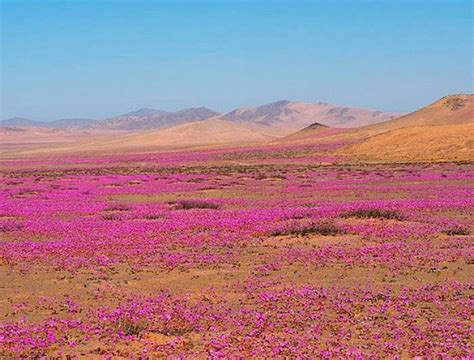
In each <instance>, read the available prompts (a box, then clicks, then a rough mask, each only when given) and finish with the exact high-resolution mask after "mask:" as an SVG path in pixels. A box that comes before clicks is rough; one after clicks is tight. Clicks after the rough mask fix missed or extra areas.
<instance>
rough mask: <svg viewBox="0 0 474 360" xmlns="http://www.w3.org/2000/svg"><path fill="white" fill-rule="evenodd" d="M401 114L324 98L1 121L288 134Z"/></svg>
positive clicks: (60, 126) (8, 123)
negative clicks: (192, 126)
mask: <svg viewBox="0 0 474 360" xmlns="http://www.w3.org/2000/svg"><path fill="white" fill-rule="evenodd" d="M398 115H400V114H394V113H385V112H381V111H376V110H368V109H359V108H354V107H347V106H337V105H331V104H326V103H322V102H318V103H305V102H295V101H289V100H281V101H277V102H274V103H270V104H265V105H261V106H257V107H249V108H239V109H235V110H233V111H230V112H228V113H225V114H219V113H218V112H216V111H214V110H211V109H209V108H206V107H197V108H189V109H184V110H180V111H175V112H168V111H163V110H155V109H148V108H144V109H139V110H137V111H133V112H129V113H126V114H123V115H119V116H116V117H111V118H107V119H104V120H100V121H97V120H91V119H82V118H77V119H76V118H73V119H61V120H56V121H51V122H46V121H34V120H30V119H25V118H11V119H7V120H3V121H1V122H0V126H3V127H5V126H13V127H42V128H58V129H68V130H79V129H80V130H117V131H132V132H137V131H146V130H159V129H164V128H169V127H173V126H176V125H181V124H186V123H191V122H195V121H202V120H207V119H219V120H225V121H229V122H233V123H236V124H239V125H242V126H244V127H246V128H248V129H250V130H252V131H256V132H259V133H262V134H265V135H269V136H284V135H288V134H290V133H292V132H295V131H297V130H300V129H303V128H305V127H307V126H309V125H311V124H313V123H315V122H318V123H321V124H323V125H327V126H331V127H343V128H348V127H359V126H365V125H371V124H376V123H379V122H383V121H387V120H390V119H392V118H395V117H397V116H398Z"/></svg>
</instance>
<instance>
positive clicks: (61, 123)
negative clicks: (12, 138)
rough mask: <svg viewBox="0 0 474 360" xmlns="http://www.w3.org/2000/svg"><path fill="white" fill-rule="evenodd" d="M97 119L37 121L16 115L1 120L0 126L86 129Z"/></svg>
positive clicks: (95, 122)
mask: <svg viewBox="0 0 474 360" xmlns="http://www.w3.org/2000/svg"><path fill="white" fill-rule="evenodd" d="M97 123H98V121H97V120H92V119H81V118H77V119H76V118H74V119H59V120H55V121H35V120H30V119H25V118H20V117H14V118H11V119H6V120H2V121H0V126H14V127H26V126H28V127H30V126H31V127H41V128H52V129H54V128H56V129H86V128H89V127H91V126H94V125H95V124H97Z"/></svg>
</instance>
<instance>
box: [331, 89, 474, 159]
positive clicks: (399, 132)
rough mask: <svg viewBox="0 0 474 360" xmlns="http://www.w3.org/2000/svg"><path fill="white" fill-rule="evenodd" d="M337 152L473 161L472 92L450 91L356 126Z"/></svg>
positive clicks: (359, 156) (355, 155)
mask: <svg viewBox="0 0 474 360" xmlns="http://www.w3.org/2000/svg"><path fill="white" fill-rule="evenodd" d="M357 135H358V136H359V137H361V138H364V139H363V140H362V141H359V142H358V143H356V144H354V145H351V146H348V147H346V148H344V149H342V150H340V151H339V152H338V153H339V154H342V155H346V156H348V157H351V158H354V159H358V160H364V161H365V160H368V161H397V162H403V161H474V95H471V94H469V95H450V96H446V97H443V98H442V99H440V100H438V101H436V102H434V103H432V104H430V105H428V106H426V107H424V108H422V109H420V110H418V111H415V112H413V113H411V114H408V115H406V116H403V117H400V118H398V119H395V120H392V121H388V122H385V123H382V124H378V125H374V126H370V127H367V128H363V129H359V130H358V131H357V132H356V133H355V134H354V136H357Z"/></svg>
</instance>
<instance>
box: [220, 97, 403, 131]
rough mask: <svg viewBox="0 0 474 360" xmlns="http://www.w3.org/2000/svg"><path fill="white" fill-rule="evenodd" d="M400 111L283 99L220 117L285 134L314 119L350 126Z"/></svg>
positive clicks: (389, 115)
mask: <svg viewBox="0 0 474 360" xmlns="http://www.w3.org/2000/svg"><path fill="white" fill-rule="evenodd" d="M397 115H398V114H391V113H384V112H381V111H375V110H368V109H359V108H352V107H346V106H337V105H331V104H326V103H322V102H318V103H305V102H292V101H288V100H282V101H278V102H275V103H271V104H266V105H262V106H257V107H253V108H241V109H236V110H234V111H231V112H229V113H226V114H224V115H221V116H220V117H219V118H220V119H224V120H228V121H232V122H235V123H238V124H241V125H244V126H246V127H248V128H250V129H252V130H254V131H257V132H261V133H264V134H269V135H277V136H286V135H289V134H292V133H294V132H296V131H298V130H301V129H304V128H306V127H308V126H310V125H311V124H313V123H319V124H322V125H326V126H331V127H340V128H351V127H359V126H365V125H371V124H375V123H379V122H382V121H387V120H390V119H393V118H395V117H396V116H397Z"/></svg>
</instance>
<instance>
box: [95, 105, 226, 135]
mask: <svg viewBox="0 0 474 360" xmlns="http://www.w3.org/2000/svg"><path fill="white" fill-rule="evenodd" d="M218 114H219V113H217V112H215V111H213V110H211V109H208V108H206V107H198V108H189V109H184V110H180V111H176V112H166V111H161V110H153V109H140V110H137V111H134V112H130V113H127V114H124V115H120V116H117V117H114V118H109V119H105V120H103V121H101V122H100V123H99V124H97V127H98V128H102V129H114V130H128V131H142V130H152V129H163V128H167V127H171V126H175V125H179V124H183V123H187V122H193V121H199V120H205V119H209V118H211V117H214V116H216V115H218Z"/></svg>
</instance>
